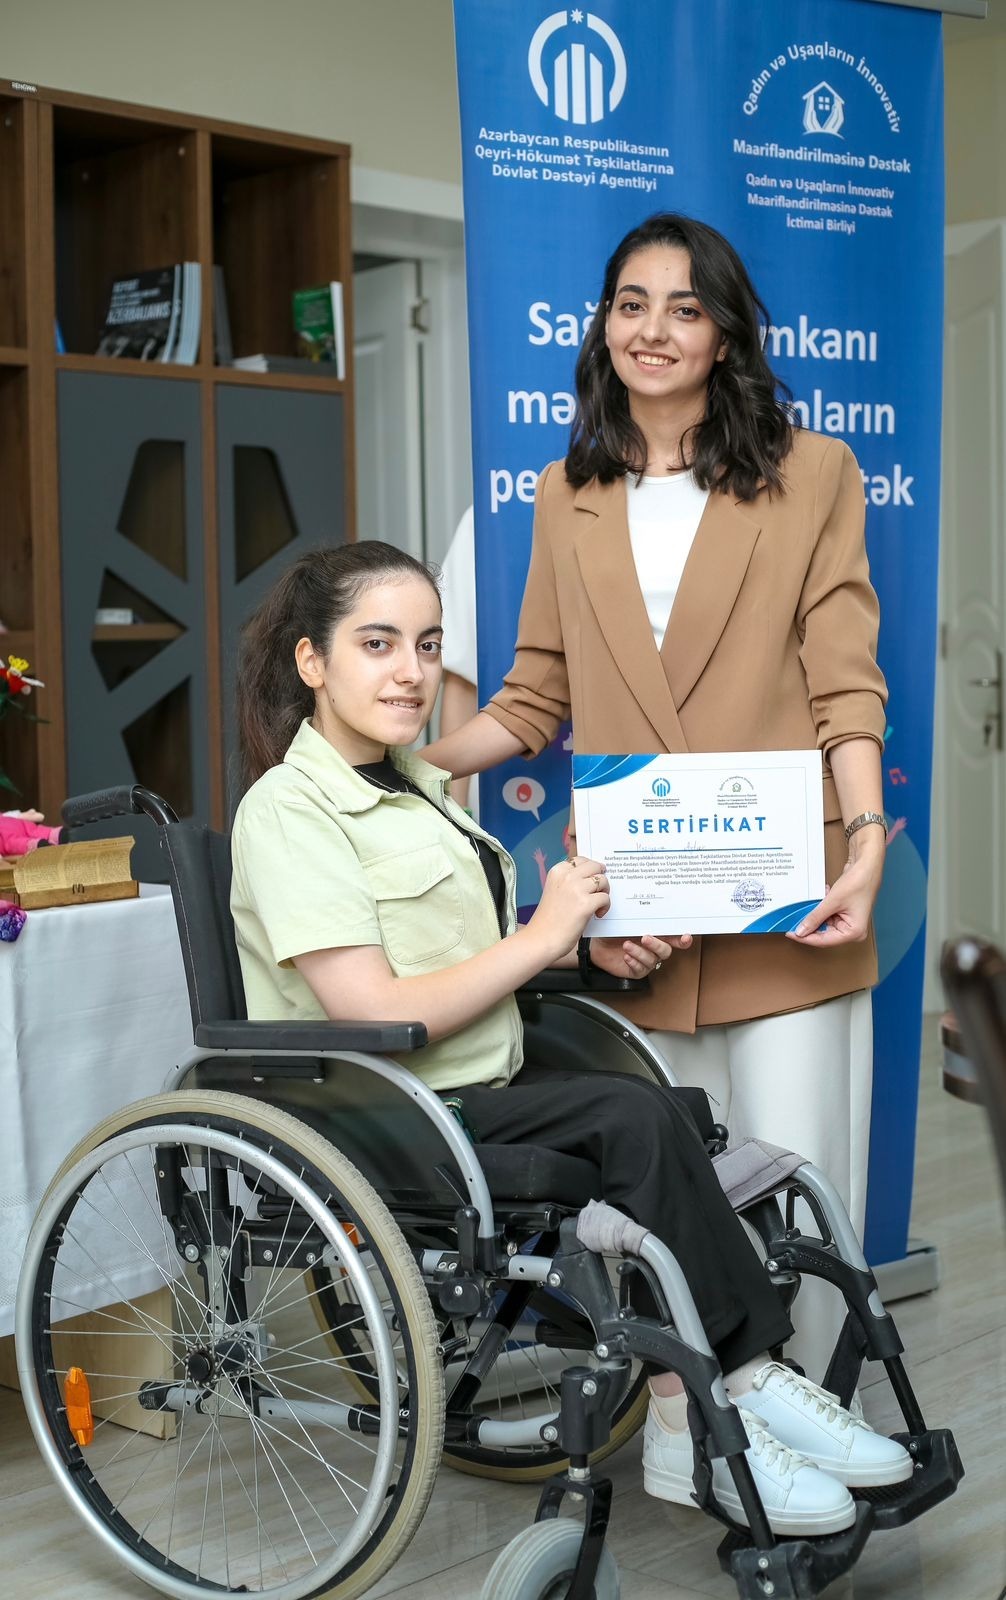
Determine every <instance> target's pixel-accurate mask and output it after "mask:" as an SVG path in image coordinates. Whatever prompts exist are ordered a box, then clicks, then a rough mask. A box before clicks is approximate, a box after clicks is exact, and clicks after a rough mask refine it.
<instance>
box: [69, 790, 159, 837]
mask: <svg viewBox="0 0 1006 1600" xmlns="http://www.w3.org/2000/svg"><path fill="white" fill-rule="evenodd" d="M132 815H142V816H145V817H149V818H150V819H151V821H152V822H156V823H157V824H158V825H159V826H160V827H164V826H165V825H166V824H167V823H169V822H177V821H178V817H177V816H176V814H175V812H174V811H172V809H171V807H170V806H169V805H168V802H167V801H166V800H162V799H161V797H160V795H159V794H154V792H153V790H152V789H144V787H143V785H142V784H139V783H122V784H119V785H117V787H115V788H113V789H95V790H93V791H92V793H91V794H78V795H72V796H71V797H70V799H69V800H64V801H63V806H62V817H63V822H64V824H65V825H66V827H68V828H82V827H83V826H84V824H85V823H87V822H101V821H104V819H105V818H107V817H128V816H132Z"/></svg>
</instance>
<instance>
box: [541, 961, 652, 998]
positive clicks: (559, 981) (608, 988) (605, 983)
mask: <svg viewBox="0 0 1006 1600" xmlns="http://www.w3.org/2000/svg"><path fill="white" fill-rule="evenodd" d="M649 987H650V980H649V978H616V977H613V976H612V974H611V973H610V972H602V971H601V970H600V968H599V967H594V968H593V970H592V971H591V974H590V983H589V984H586V983H584V982H583V980H582V978H581V977H580V974H579V972H578V971H577V969H576V968H575V967H548V968H546V970H545V971H544V972H539V974H538V976H537V977H536V978H531V979H529V981H528V982H527V983H522V984H521V986H520V988H519V989H518V990H517V993H518V994H646V993H647V992H648V990H649Z"/></svg>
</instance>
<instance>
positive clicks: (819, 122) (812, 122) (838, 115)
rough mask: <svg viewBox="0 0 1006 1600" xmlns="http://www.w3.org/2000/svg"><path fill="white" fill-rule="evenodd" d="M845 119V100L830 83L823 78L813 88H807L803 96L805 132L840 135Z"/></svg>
mask: <svg viewBox="0 0 1006 1600" xmlns="http://www.w3.org/2000/svg"><path fill="white" fill-rule="evenodd" d="M844 121H845V101H844V100H843V99H842V96H841V95H840V94H839V93H838V91H837V89H833V88H832V87H831V84H830V83H825V82H824V80H823V79H822V80H821V82H820V83H818V84H815V86H814V88H813V89H808V90H807V93H806V94H805V95H804V97H803V131H804V133H833V134H835V135H836V136H839V132H838V131H839V129H840V128H841V126H842V123H843V122H844Z"/></svg>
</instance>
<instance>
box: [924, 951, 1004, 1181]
mask: <svg viewBox="0 0 1006 1600" xmlns="http://www.w3.org/2000/svg"><path fill="white" fill-rule="evenodd" d="M940 971H941V973H942V976H943V984H944V987H945V989H946V992H947V999H948V1000H949V1002H950V1005H951V1007H952V1008H953V1012H954V1015H955V1017H956V1018H957V1025H958V1027H959V1028H960V1031H961V1038H962V1039H963V1041H964V1052H965V1054H966V1056H967V1058H968V1060H969V1061H970V1063H971V1065H972V1066H973V1068H974V1070H975V1075H976V1077H977V1080H978V1084H979V1087H980V1090H981V1096H982V1101H983V1103H984V1105H985V1110H986V1111H987V1113H988V1118H989V1123H990V1125H991V1128H992V1139H993V1143H994V1144H995V1151H996V1156H997V1159H998V1161H999V1176H1000V1178H1001V1180H1002V1186H1003V1195H1004V1196H1006V958H1004V957H1003V954H1002V952H1001V951H1000V950H997V949H996V947H995V945H992V944H985V943H983V941H982V940H980V939H974V938H970V937H968V938H964V939H957V940H955V941H954V942H953V943H951V944H948V945H947V946H946V947H945V949H944V951H943V959H942V961H941V963H940Z"/></svg>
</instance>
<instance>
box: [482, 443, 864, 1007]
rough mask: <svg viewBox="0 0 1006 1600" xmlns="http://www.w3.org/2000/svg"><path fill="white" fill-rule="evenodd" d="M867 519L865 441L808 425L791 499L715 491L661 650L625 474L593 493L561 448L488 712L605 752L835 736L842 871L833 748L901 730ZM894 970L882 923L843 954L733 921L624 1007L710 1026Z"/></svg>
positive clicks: (530, 743)
mask: <svg viewBox="0 0 1006 1600" xmlns="http://www.w3.org/2000/svg"><path fill="white" fill-rule="evenodd" d="M864 519H865V500H864V494H863V481H862V478H861V476H860V472H859V468H858V467H857V465H856V461H855V458H854V456H853V455H852V453H851V451H850V450H849V449H848V448H847V447H846V446H845V445H844V444H843V443H842V442H841V441H840V440H837V439H827V438H823V437H821V436H820V435H818V434H813V433H809V432H804V431H798V432H797V434H796V436H795V440H794V447H793V450H792V453H791V454H790V456H789V458H788V459H787V462H786V465H785V490H784V493H782V494H774V495H770V494H769V493H768V491H767V490H764V489H763V490H761V491H760V492H759V493H758V495H757V496H756V498H755V499H754V500H752V501H747V502H741V501H735V500H734V499H732V498H731V497H730V496H728V495H724V494H718V493H713V494H710V496H709V499H708V501H707V503H706V509H705V512H704V513H703V516H702V520H701V522H700V523H699V527H698V531H697V533H696V535H695V540H694V542H693V544H692V548H691V552H690V554H689V556H688V560H687V562H686V564H685V569H684V572H683V574H682V578H681V583H680V586H679V588H678V592H677V596H676V598H675V601H674V606H673V609H672V611H671V615H670V620H669V622H668V624H667V631H666V634H665V636H664V641H663V646H662V648H661V650H660V651H659V652H658V650H657V647H656V645H655V643H654V639H653V633H652V630H651V627H650V623H649V620H648V618H647V614H646V608H645V605H644V602H643V596H642V593H641V591H640V588H639V583H638V581H637V578H636V570H635V564H634V562H633V557H632V549H631V546H630V543H629V528H628V520H627V513H626V503H625V485H624V482H623V481H622V480H618V481H616V482H615V483H612V484H608V485H601V484H599V483H597V482H596V481H593V482H591V483H589V484H587V485H586V487H585V488H583V489H577V490H574V489H572V488H571V487H570V486H569V484H568V483H567V482H566V479H565V474H564V471H563V466H562V463H561V462H553V463H552V465H551V466H550V467H548V468H547V469H546V471H545V472H544V473H543V474H542V477H541V479H540V481H539V484H538V493H537V500H536V510H535V524H534V542H533V548H532V555H531V565H530V569H529V572H528V580H527V588H526V590H525V594H524V603H523V606H522V609H521V616H520V626H519V630H518V638H517V650H516V658H515V661H514V664H513V667H512V669H511V670H510V672H509V673H508V674H507V676H506V679H505V682H504V685H503V687H502V689H501V690H500V691H499V693H498V694H496V695H495V696H494V697H493V699H492V700H491V702H490V703H489V705H488V707H487V708H486V709H487V710H488V711H489V712H490V714H491V715H493V716H494V717H496V719H497V720H498V721H499V722H501V723H502V724H503V726H504V727H506V728H508V729H509V730H510V731H511V732H512V733H514V734H515V735H516V736H517V737H518V738H519V739H520V740H521V741H522V742H523V743H524V744H525V745H526V747H527V749H528V750H529V752H530V753H531V754H532V755H537V753H538V752H539V751H540V750H541V749H543V748H544V746H545V745H546V744H548V743H549V741H550V740H551V739H553V738H554V737H555V734H556V732H557V731H558V728H559V725H560V723H561V722H562V721H563V720H564V719H565V718H566V717H567V716H569V715H570V714H572V719H573V744H574V749H575V750H577V751H582V752H587V753H595V752H596V753H605V754H616V753H618V754H621V753H629V752H632V753H642V754H645V753H647V752H650V751H652V752H653V753H658V752H660V751H665V750H667V751H682V752H685V751H690V750H799V749H812V748H814V747H815V746H817V747H819V748H820V749H821V750H822V751H823V752H824V754H825V777H824V816H825V858H826V867H827V873H828V881H829V882H830V883H833V882H834V881H835V879H836V877H837V876H838V874H839V873H840V872H841V870H842V867H843V865H844V863H845V860H846V846H845V839H844V834H843V828H842V819H841V809H840V807H839V804H838V796H837V793H836V790H835V784H834V780H833V778H832V777H831V774H830V771H828V769H827V753H828V751H829V750H830V749H831V747H832V746H833V745H835V744H839V743H841V742H842V741H843V740H845V739H851V738H857V737H861V736H864V735H865V736H867V737H869V738H872V739H875V740H876V741H877V742H878V744H881V745H882V743H883V736H884V728H885V718H884V704H885V700H886V688H885V684H884V679H883V675H882V674H881V672H880V669H879V667H878V666H877V662H876V646H877V624H878V607H877V597H876V595H875V594H874V591H873V589H872V587H871V585H870V580H869V568H868V563H867V558H866V547H865V543H864ZM847 820H848V819H847ZM875 981H876V952H875V947H874V944H873V939H872V937H871V938H870V940H869V941H868V942H867V943H865V944H858V945H845V946H842V947H841V948H839V949H836V950H833V951H827V952H826V951H822V950H814V949H806V948H800V947H799V946H797V945H795V944H793V943H792V941H790V940H787V939H785V938H783V937H782V936H780V935H761V936H753V935H733V934H730V935H726V934H724V935H719V936H716V937H708V938H706V939H696V941H695V944H694V945H693V947H692V949H691V950H690V951H689V952H688V953H687V954H681V953H677V952H676V953H675V955H674V957H673V959H672V960H671V961H669V962H666V963H665V965H664V967H663V969H662V971H661V972H660V974H659V975H657V976H656V977H655V978H654V979H653V982H652V990H651V993H650V994H648V995H646V996H640V997H634V998H631V999H628V1000H626V1001H625V1002H624V1003H622V1004H621V1006H620V1009H622V1010H623V1011H624V1012H625V1013H626V1014H627V1015H629V1016H631V1017H632V1018H633V1019H634V1020H635V1021H637V1022H640V1023H642V1024H645V1025H646V1026H647V1027H653V1028H668V1029H673V1030H675V1031H678V1032H685V1033H690V1032H692V1031H693V1030H694V1029H695V1028H696V1026H700V1025H702V1024H705V1023H716V1022H733V1021H739V1020H742V1019H744V1018H748V1017H758V1016H765V1015H770V1014H772V1013H775V1012H778V1011H789V1010H795V1009H798V1008H800V1007H802V1006H808V1005H814V1004H816V1003H817V1002H818V1001H821V1000H826V999H830V998H832V997H833V996H835V995H840V994H848V993H851V992H852V991H853V990H855V989H861V988H864V987H866V986H867V985H869V984H872V983H874V982H875Z"/></svg>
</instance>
